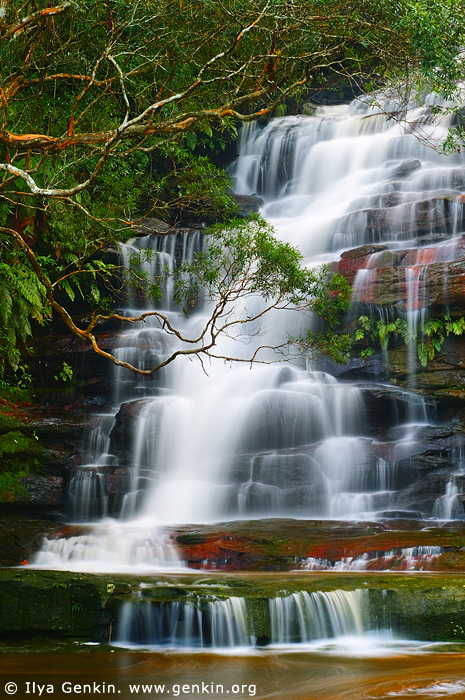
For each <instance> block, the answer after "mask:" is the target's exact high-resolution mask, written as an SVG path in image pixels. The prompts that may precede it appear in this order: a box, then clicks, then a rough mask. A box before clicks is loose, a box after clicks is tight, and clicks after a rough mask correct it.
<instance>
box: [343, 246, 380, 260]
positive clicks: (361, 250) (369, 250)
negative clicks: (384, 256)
mask: <svg viewBox="0 0 465 700" xmlns="http://www.w3.org/2000/svg"><path fill="white" fill-rule="evenodd" d="M382 250H388V247H387V246H385V245H362V246H359V247H358V248H352V250H346V251H344V253H341V259H342V260H345V259H346V258H349V259H353V258H362V257H364V256H366V255H372V254H373V253H380V252H381V251H382Z"/></svg>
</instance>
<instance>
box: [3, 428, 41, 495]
mask: <svg viewBox="0 0 465 700" xmlns="http://www.w3.org/2000/svg"><path fill="white" fill-rule="evenodd" d="M41 452H42V450H41V447H40V445H39V443H38V441H37V440H36V439H35V438H34V437H29V436H27V435H25V434H24V433H23V432H22V431H21V430H18V429H16V430H8V431H7V432H5V433H3V434H2V435H0V460H1V467H0V503H10V502H12V501H17V500H20V501H22V502H24V501H29V500H30V494H29V491H28V490H27V489H26V488H25V486H24V485H23V483H22V480H23V479H24V478H26V477H27V476H29V474H30V473H31V471H33V470H35V469H38V468H39V467H40V466H41Z"/></svg>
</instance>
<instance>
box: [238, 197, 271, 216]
mask: <svg viewBox="0 0 465 700" xmlns="http://www.w3.org/2000/svg"><path fill="white" fill-rule="evenodd" d="M231 196H232V198H233V199H234V201H235V202H236V204H237V206H238V207H239V216H241V217H247V216H249V215H250V214H251V213H253V212H257V211H259V210H260V208H261V207H262V206H263V205H264V203H265V202H264V200H263V199H262V198H261V197H259V196H258V195H256V194H232V195H231Z"/></svg>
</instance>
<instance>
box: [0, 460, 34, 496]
mask: <svg viewBox="0 0 465 700" xmlns="http://www.w3.org/2000/svg"><path fill="white" fill-rule="evenodd" d="M29 471H30V470H29V468H28V467H26V468H25V469H20V470H19V471H17V472H15V473H14V474H12V473H10V472H6V473H4V474H0V503H11V502H12V501H22V502H24V501H29V500H30V498H31V495H30V493H29V491H28V490H27V488H26V487H25V486H24V484H23V483H22V481H21V480H22V479H24V478H25V477H26V476H28V475H29Z"/></svg>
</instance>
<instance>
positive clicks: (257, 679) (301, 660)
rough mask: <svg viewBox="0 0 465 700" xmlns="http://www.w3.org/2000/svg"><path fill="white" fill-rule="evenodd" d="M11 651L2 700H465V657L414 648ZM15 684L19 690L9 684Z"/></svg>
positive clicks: (0, 666)
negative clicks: (105, 699)
mask: <svg viewBox="0 0 465 700" xmlns="http://www.w3.org/2000/svg"><path fill="white" fill-rule="evenodd" d="M82 649H83V647H79V648H78V647H77V646H76V650H77V651H76V653H69V652H67V651H66V652H56V651H55V652H46V651H40V652H35V653H30V652H23V653H19V652H11V651H8V652H6V653H3V654H2V655H1V656H0V696H1V697H7V696H8V695H10V696H12V695H15V697H18V698H24V699H25V700H26V699H27V698H32V697H53V698H55V699H60V700H61V699H62V698H83V697H87V698H97V697H115V698H116V697H118V698H120V700H129V698H143V697H146V698H147V697H149V698H173V697H179V698H191V699H193V698H195V699H197V698H203V697H209V698H215V699H216V700H226V698H232V697H236V698H248V697H255V698H260V699H262V700H265V699H266V698H270V699H271V698H277V699H281V698H283V699H284V698H285V699H286V700H335V699H337V698H341V699H344V700H370V699H371V698H373V699H375V698H376V699H377V700H380V699H381V698H386V700H388V699H390V698H400V699H401V698H416V699H417V700H422V699H423V698H443V697H444V698H448V697H451V698H465V652H464V651H463V649H461V650H460V651H457V652H453V651H452V652H451V651H445V652H441V651H438V647H437V645H436V646H435V647H433V646H432V645H430V646H429V647H425V646H421V645H415V644H413V643H412V644H410V645H409V646H408V647H404V648H403V647H402V646H396V645H395V644H393V645H392V647H391V648H390V649H389V648H387V647H386V648H385V649H384V650H381V649H380V650H379V652H378V654H375V655H373V654H372V655H370V654H367V653H360V655H357V654H356V653H352V654H348V653H346V651H347V650H344V649H343V648H342V647H340V648H339V650H338V648H337V646H334V645H333V647H332V648H331V649H330V648H328V649H326V650H322V649H320V650H306V651H300V652H299V653H295V652H292V651H288V650H284V649H275V650H267V651H266V652H262V651H254V652H252V653H244V654H238V653H234V652H233V653H226V654H207V653H192V652H189V653H187V652H186V653H175V652H162V653H160V652H126V651H124V652H122V651H118V650H115V651H113V652H111V651H105V652H102V653H99V651H100V648H99V647H98V646H95V647H88V649H89V651H83V650H82ZM9 684H15V686H16V692H15V693H12V691H14V690H15V686H13V685H9Z"/></svg>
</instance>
